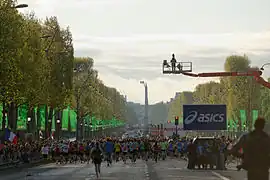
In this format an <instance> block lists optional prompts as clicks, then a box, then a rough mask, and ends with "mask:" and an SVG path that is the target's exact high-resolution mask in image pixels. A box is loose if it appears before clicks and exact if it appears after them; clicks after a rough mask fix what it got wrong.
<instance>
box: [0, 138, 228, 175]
mask: <svg viewBox="0 0 270 180" xmlns="http://www.w3.org/2000/svg"><path fill="white" fill-rule="evenodd" d="M231 143H232V140H230V139H228V138H224V137H222V138H216V139H215V141H209V142H207V141H205V142H204V143H197V144H194V143H192V140H191V139H188V138H180V139H168V138H160V137H159V138H157V137H153V138H137V139H120V138H102V139H95V140H85V141H81V142H77V141H73V142H71V141H69V140H61V141H53V140H45V141H39V142H32V143H18V144H16V145H14V144H11V143H9V144H5V145H4V146H3V147H1V148H0V157H1V158H2V161H6V160H23V161H26V162H27V161H28V160H29V159H31V158H32V156H33V154H36V155H35V157H36V156H42V157H43V158H44V159H51V160H53V161H55V162H56V163H57V164H66V163H90V162H94V164H96V165H97V166H96V168H97V175H98V173H99V172H100V170H99V169H100V164H101V162H102V161H103V162H106V164H107V166H111V165H112V163H113V161H116V162H118V161H123V163H127V161H130V162H131V163H136V160H137V159H142V160H144V161H149V160H153V161H155V162H158V161H159V160H165V159H166V158H182V159H185V160H188V168H189V169H194V168H195V167H197V168H205V169H206V168H208V167H209V168H221V169H225V167H221V166H219V162H218V159H219V161H220V160H222V158H220V155H221V154H223V159H224V160H222V161H226V159H228V158H226V149H227V147H228V146H230V145H231ZM222 164H224V163H222Z"/></svg>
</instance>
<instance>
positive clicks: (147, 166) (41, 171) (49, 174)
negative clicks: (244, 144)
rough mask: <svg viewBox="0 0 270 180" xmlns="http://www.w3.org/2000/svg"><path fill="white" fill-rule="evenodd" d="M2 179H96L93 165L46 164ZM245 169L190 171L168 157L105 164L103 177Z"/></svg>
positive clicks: (206, 176) (214, 177) (234, 179)
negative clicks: (162, 159) (110, 164)
mask: <svg viewBox="0 0 270 180" xmlns="http://www.w3.org/2000/svg"><path fill="white" fill-rule="evenodd" d="M0 177H1V180H2V179H3V180H74V179H76V180H91V179H96V178H95V173H94V168H93V165H92V164H89V165H87V164H67V165H56V164H54V163H53V164H47V165H41V166H37V167H34V168H29V169H25V170H24V171H17V172H16V171H14V172H13V173H9V174H1V173H0ZM245 177H246V176H245V172H244V171H239V172H238V171H236V170H233V169H228V170H226V171H211V170H207V171H206V170H192V171H191V170H188V169H186V162H185V161H183V160H176V159H167V160H165V161H160V162H158V163H155V162H152V161H148V162H147V163H146V162H144V161H141V160H138V161H137V162H136V163H135V164H133V163H131V162H127V164H123V162H119V163H113V165H112V166H111V167H106V165H105V164H102V169H101V179H104V180H106V179H108V180H110V179H111V180H127V179H128V180H245V179H246V178H245Z"/></svg>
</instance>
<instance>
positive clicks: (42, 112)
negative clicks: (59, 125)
mask: <svg viewBox="0 0 270 180" xmlns="http://www.w3.org/2000/svg"><path fill="white" fill-rule="evenodd" d="M45 111H46V106H42V107H40V117H39V119H40V129H41V130H43V131H44V130H45V122H46V118H45V117H46V116H45Z"/></svg>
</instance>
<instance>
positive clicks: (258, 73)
mask: <svg viewBox="0 0 270 180" xmlns="http://www.w3.org/2000/svg"><path fill="white" fill-rule="evenodd" d="M182 74H183V75H185V76H191V77H226V76H232V77H234V76H250V77H253V78H254V79H255V80H256V82H257V83H259V84H261V85H263V86H264V87H266V88H269V89H270V82H267V81H265V80H264V79H263V78H262V77H261V75H262V71H248V72H209V73H198V74H195V73H190V72H182Z"/></svg>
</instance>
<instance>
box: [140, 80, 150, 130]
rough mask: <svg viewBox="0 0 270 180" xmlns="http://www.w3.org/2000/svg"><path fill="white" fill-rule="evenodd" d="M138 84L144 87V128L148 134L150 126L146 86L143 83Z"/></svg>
mask: <svg viewBox="0 0 270 180" xmlns="http://www.w3.org/2000/svg"><path fill="white" fill-rule="evenodd" d="M140 84H143V85H144V126H145V127H146V128H147V131H148V133H150V124H151V122H149V120H148V86H147V83H146V82H145V81H140Z"/></svg>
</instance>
